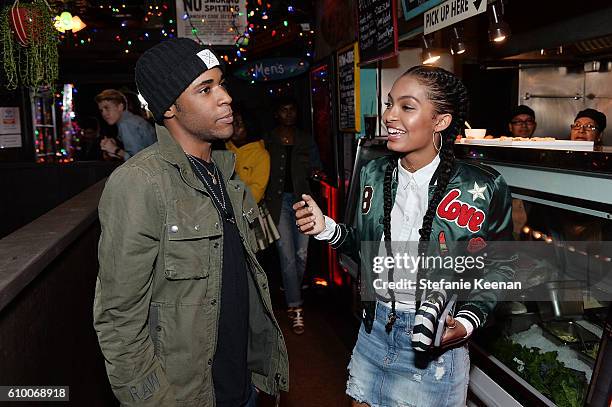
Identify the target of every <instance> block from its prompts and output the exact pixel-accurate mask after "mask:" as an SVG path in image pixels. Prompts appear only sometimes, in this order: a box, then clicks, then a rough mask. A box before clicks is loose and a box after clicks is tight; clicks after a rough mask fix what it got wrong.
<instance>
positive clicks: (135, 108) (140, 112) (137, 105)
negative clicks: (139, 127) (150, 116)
mask: <svg viewBox="0 0 612 407" xmlns="http://www.w3.org/2000/svg"><path fill="white" fill-rule="evenodd" d="M119 92H121V93H123V95H124V96H125V98H126V99H127V110H128V112H132V113H134V114H135V115H136V116H141V117H142V118H144V119H147V112H146V111H145V109H143V107H142V103H141V102H140V99H138V94H137V93H136V92H134V91H131V90H129V89H128V88H127V87H123V88H121V89H119Z"/></svg>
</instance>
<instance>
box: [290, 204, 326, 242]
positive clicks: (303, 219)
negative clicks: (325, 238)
mask: <svg viewBox="0 0 612 407" xmlns="http://www.w3.org/2000/svg"><path fill="white" fill-rule="evenodd" d="M302 199H303V200H302V201H299V202H296V203H294V204H293V210H294V211H295V219H296V221H295V224H296V225H297V226H298V228H299V229H300V232H302V233H303V234H305V235H318V234H319V233H321V232H323V231H324V230H325V218H324V217H323V212H321V209H320V208H319V205H317V203H316V202H315V201H314V199H312V197H311V196H310V195H306V194H304V195H302Z"/></svg>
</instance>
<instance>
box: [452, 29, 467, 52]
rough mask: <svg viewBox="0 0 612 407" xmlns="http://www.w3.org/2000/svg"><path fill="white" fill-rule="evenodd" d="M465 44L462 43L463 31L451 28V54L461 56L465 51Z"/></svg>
mask: <svg viewBox="0 0 612 407" xmlns="http://www.w3.org/2000/svg"><path fill="white" fill-rule="evenodd" d="M466 49H467V48H466V47H465V42H463V30H462V29H461V28H460V27H453V29H452V38H451V54H452V55H461V54H463V53H464V52H465V51H466Z"/></svg>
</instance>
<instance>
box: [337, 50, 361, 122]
mask: <svg viewBox="0 0 612 407" xmlns="http://www.w3.org/2000/svg"><path fill="white" fill-rule="evenodd" d="M358 64H359V50H358V47H357V43H354V44H352V45H349V46H348V47H346V48H342V49H341V50H339V51H338V65H337V67H338V126H339V127H340V131H349V132H355V133H358V132H359V131H360V126H359V104H360V103H359V65H358Z"/></svg>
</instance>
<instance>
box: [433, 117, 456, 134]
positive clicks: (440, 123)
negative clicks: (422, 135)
mask: <svg viewBox="0 0 612 407" xmlns="http://www.w3.org/2000/svg"><path fill="white" fill-rule="evenodd" d="M435 121H436V124H435V125H434V131H435V132H440V131H442V130H445V129H446V128H447V127H448V126H450V124H451V122H452V121H453V116H452V115H450V114H448V113H445V114H439V115H437V116H436V118H435Z"/></svg>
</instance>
